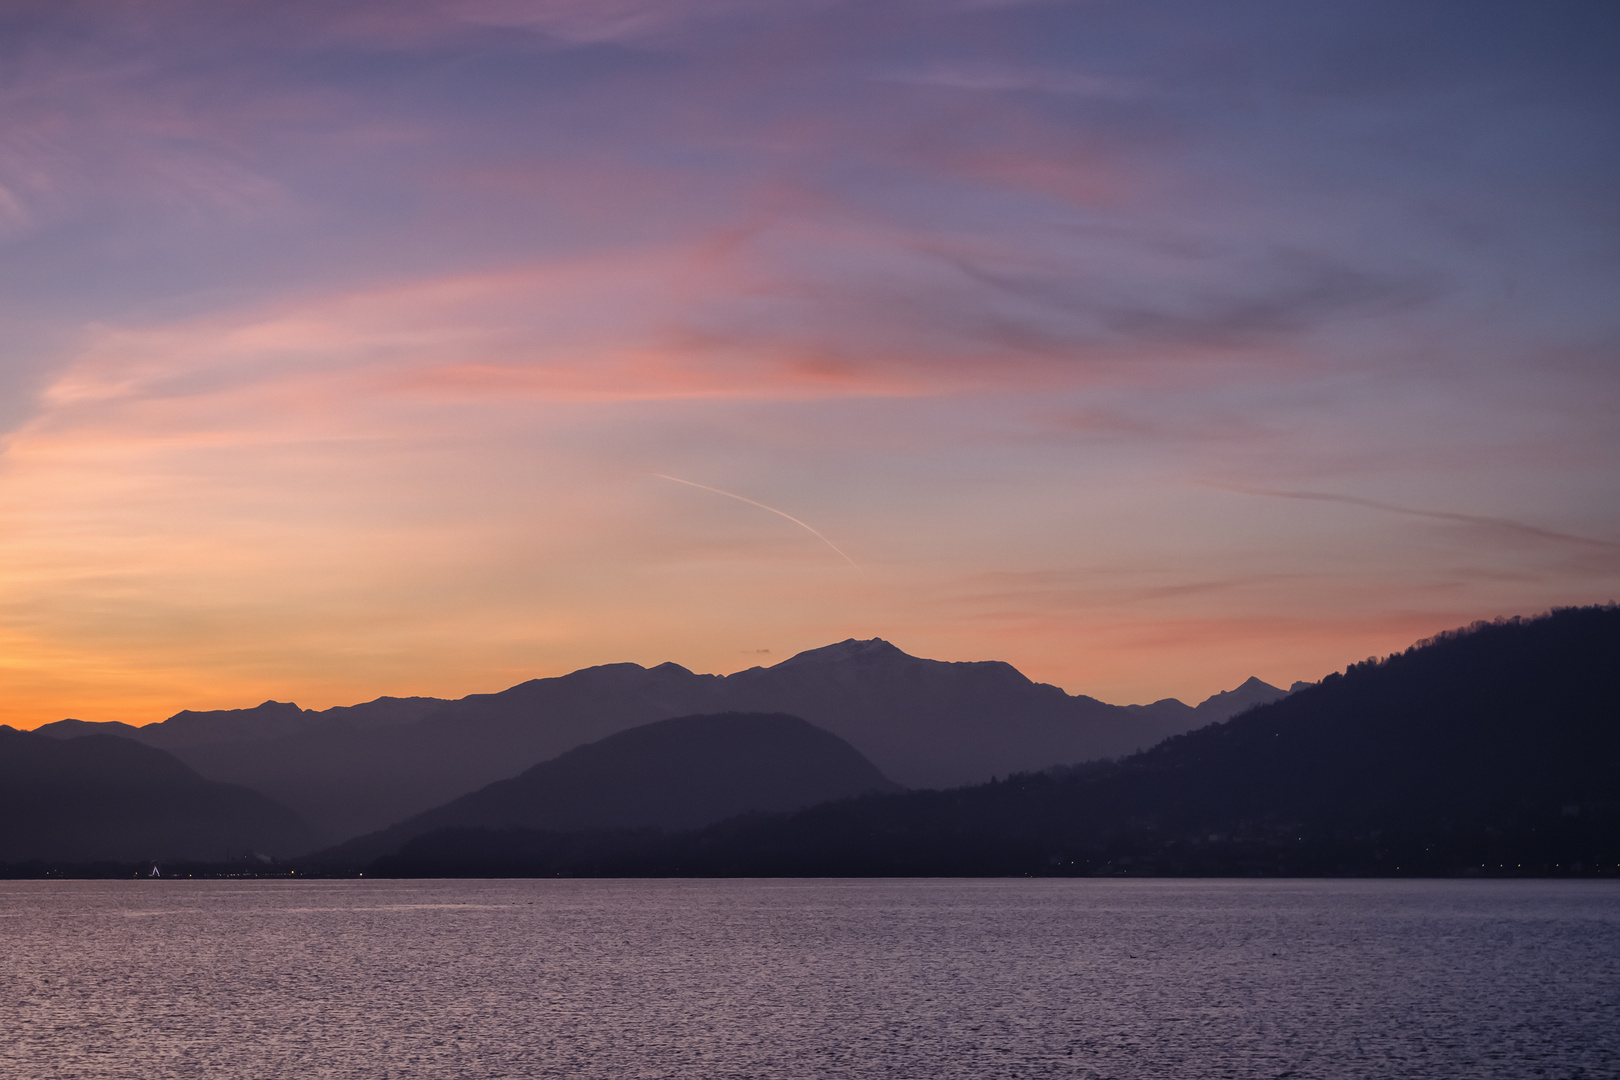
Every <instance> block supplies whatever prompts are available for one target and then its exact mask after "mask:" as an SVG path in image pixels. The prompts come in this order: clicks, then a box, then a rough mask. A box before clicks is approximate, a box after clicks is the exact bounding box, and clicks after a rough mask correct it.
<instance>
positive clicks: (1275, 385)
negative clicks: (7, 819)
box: [0, 0, 1620, 728]
mask: <svg viewBox="0 0 1620 1080" xmlns="http://www.w3.org/2000/svg"><path fill="white" fill-rule="evenodd" d="M1617 54H1620V9H1617V8H1615V6H1614V5H1612V4H1607V3H1600V2H1587V3H1567V2H1560V0H1547V2H1544V3H1538V4H1524V3H1495V2H1491V0H1468V2H1427V3H1416V4H1414V3H1412V2H1411V0H1401V2H1383V0H1368V2H1365V3H1358V4H1333V5H1328V4H1297V3H1285V2H1281V0H1271V2H1252V0H1228V2H1223V3H1221V4H1210V3H1207V2H1205V0H1187V2H1174V0H1165V2H1159V0H1130V2H1113V0H1080V2H1072V3H1063V2H1019V0H931V2H921V0H857V2H849V3H841V2H824V0H796V2H794V3H782V2H765V0H752V2H748V0H591V2H586V0H346V2H345V3H342V4H331V3H316V2H313V0H263V2H261V0H238V2H233V3H229V4H221V3H218V2H217V0H92V2H81V0H40V2H32V0H0V722H3V723H9V724H12V725H14V726H18V727H25V728H26V727H33V726H36V725H38V724H41V723H46V722H49V721H52V720H57V719H61V718H63V717H66V716H74V717H79V718H81V719H86V720H123V721H127V722H130V723H147V722H152V721H156V720H159V719H162V718H163V717H165V716H168V715H170V714H171V713H173V712H175V711H177V710H179V709H182V708H195V709H205V708H234V707H241V706H246V705H252V704H256V703H257V702H259V701H262V700H265V699H267V698H273V699H276V700H282V701H286V700H293V701H297V702H298V703H299V704H301V705H303V706H305V707H309V708H324V707H327V706H331V705H337V704H351V703H354V702H358V701H363V700H369V699H371V698H374V697H377V696H379V695H383V694H393V695H401V696H403V695H411V694H429V695H434V696H440V697H459V696H461V695H464V694H468V693H474V692H489V691H494V690H499V689H502V688H504V687H506V686H509V685H512V684H514V683H517V682H519V681H522V680H524V679H528V678H534V677H540V676H548V675H557V674H562V673H564V672H567V671H570V670H573V669H575V668H579V667H583V666H588V665H592V664H600V663H611V662H620V661H634V662H638V663H642V664H647V665H652V664H657V663H661V662H664V661H675V662H677V663H680V664H682V665H684V666H686V667H689V668H692V669H693V670H697V671H712V672H730V671H735V670H739V669H742V668H746V667H750V666H753V665H756V664H771V663H776V662H778V661H780V660H782V659H785V658H786V657H788V656H791V655H792V654H793V653H795V652H797V651H800V650H802V649H807V648H814V647H817V646H821V645H825V644H828V643H830V642H835V641H839V640H842V639H845V638H849V637H856V638H868V637H874V636H877V637H883V638H885V639H887V640H890V641H892V642H894V643H895V644H897V645H898V646H900V647H901V648H903V649H905V650H906V651H908V652H911V653H913V654H915V655H920V656H927V657H932V658H936V659H942V660H988V659H998V660H1006V661H1009V662H1011V663H1013V664H1015V665H1016V666H1017V667H1018V668H1019V669H1020V670H1022V671H1023V672H1024V673H1025V674H1027V675H1029V676H1030V677H1031V678H1034V679H1037V680H1040V681H1043V682H1050V683H1055V684H1057V685H1059V686H1062V687H1064V688H1065V689H1066V690H1068V691H1069V692H1071V693H1085V694H1090V695H1092V696H1094V697H1098V698H1101V699H1103V700H1106V701H1112V702H1116V703H1127V702H1145V701H1151V700H1155V699H1158V698H1163V697H1168V696H1177V697H1181V698H1183V699H1184V700H1188V701H1197V700H1200V699H1201V698H1203V697H1205V696H1207V695H1209V694H1212V693H1214V692H1216V691H1218V690H1223V689H1228V688H1230V687H1233V686H1235V685H1237V684H1238V683H1240V682H1242V681H1243V680H1244V679H1245V678H1247V677H1249V676H1251V675H1257V676H1259V677H1260V678H1263V679H1265V680H1267V681H1269V682H1272V683H1274V684H1278V685H1284V686H1286V685H1288V684H1289V683H1291V682H1292V681H1294V680H1301V679H1303V680H1314V679H1317V678H1320V677H1321V676H1322V675H1324V674H1325V673H1327V672H1329V671H1333V670H1337V669H1341V668H1343V667H1344V666H1345V665H1346V664H1348V663H1352V662H1355V661H1358V660H1361V659H1363V658H1365V657H1367V656H1370V655H1381V654H1384V653H1388V652H1391V651H1395V650H1398V649H1402V648H1405V647H1406V646H1407V645H1409V644H1411V643H1412V642H1413V641H1415V640H1417V639H1420V638H1423V637H1426V636H1429V635H1431V634H1433V633H1435V632H1437V631H1440V630H1444V629H1447V628H1451V627H1455V626H1460V625H1464V624H1466V623H1469V622H1471V621H1474V620H1476V619H1489V618H1494V617H1498V616H1507V615H1519V614H1523V615H1528V614H1534V613H1537V612H1540V611H1543V610H1546V609H1547V608H1549V607H1552V606H1561V605H1572V604H1586V603H1599V602H1606V601H1610V600H1613V599H1616V598H1617V597H1620V422H1617V421H1616V417H1617V416H1620V123H1616V117H1617V116H1620V55H1617Z"/></svg>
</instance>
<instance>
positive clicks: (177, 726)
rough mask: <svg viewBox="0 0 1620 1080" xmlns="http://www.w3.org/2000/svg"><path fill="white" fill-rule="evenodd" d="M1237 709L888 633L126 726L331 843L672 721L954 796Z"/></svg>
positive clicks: (63, 730)
mask: <svg viewBox="0 0 1620 1080" xmlns="http://www.w3.org/2000/svg"><path fill="white" fill-rule="evenodd" d="M1255 681H1256V680H1250V682H1251V683H1253V682H1255ZM1244 685H1245V686H1249V685H1250V683H1245V684H1244ZM1261 685H1262V686H1263V685H1264V684H1261ZM1241 689H1242V688H1241V687H1240V688H1239V690H1241ZM1268 690H1269V692H1272V693H1276V694H1279V695H1280V694H1282V693H1284V692H1283V691H1281V690H1277V689H1276V688H1274V687H1272V688H1268ZM1237 693H1238V691H1231V692H1228V695H1231V694H1237ZM1212 702H1214V703H1215V705H1213V706H1212V705H1211V703H1212ZM1242 704H1243V702H1241V701H1235V700H1229V698H1228V696H1223V695H1216V696H1215V697H1214V698H1211V699H1207V700H1206V701H1205V702H1202V703H1200V705H1199V706H1196V707H1194V706H1188V705H1185V704H1183V703H1182V702H1179V701H1175V700H1174V699H1167V700H1166V701H1165V702H1159V703H1155V704H1152V705H1146V706H1134V705H1133V706H1115V705H1109V704H1106V703H1104V702H1101V701H1098V700H1097V699H1095V698H1091V697H1087V696H1085V695H1070V694H1067V693H1066V692H1065V691H1063V690H1062V689H1061V688H1059V687H1056V686H1052V685H1050V684H1046V683H1037V682H1034V681H1033V680H1030V679H1029V678H1028V677H1026V676H1025V675H1024V674H1023V673H1022V672H1020V671H1018V669H1017V668H1015V667H1014V666H1013V665H1011V664H1007V663H1005V662H1003V661H994V660H990V661H969V662H951V661H940V660H929V659H925V658H921V657H914V656H911V655H910V654H908V653H905V652H904V651H902V650H901V649H899V648H898V647H897V646H895V645H893V644H892V643H890V642H887V641H884V640H883V639H881V638H871V639H864V640H862V639H855V638H848V639H845V640H844V641H841V642H835V643H833V644H831V645H827V646H822V647H820V648H818V649H811V650H806V651H805V652H801V653H797V654H795V655H794V656H792V657H789V658H788V659H786V660H784V661H782V662H780V663H778V664H775V665H772V666H770V667H753V668H748V669H744V670H742V671H738V672H735V673H733V674H731V675H708V674H698V673H694V672H692V671H689V670H688V669H686V668H684V667H681V666H680V665H678V664H674V663H664V664H660V665H658V666H656V667H651V668H646V667H642V666H641V665H639V664H631V663H618V664H604V665H596V666H593V667H588V668H581V669H579V670H577V671H573V672H569V673H568V674H565V675H560V676H554V677H549V678H541V679H531V680H527V681H525V682H521V683H518V684H516V685H515V686H512V687H508V688H507V689H505V690H501V691H496V692H493V693H488V694H471V695H468V696H467V697H464V698H460V699H456V700H449V701H446V700H440V699H434V698H378V699H375V700H374V701H371V702H364V703H361V704H359V705H352V706H339V707H335V708H333V709H328V710H324V711H320V712H316V711H314V710H302V709H299V708H298V707H297V706H296V705H294V704H292V703H285V702H273V701H271V702H265V703H263V704H261V705H258V706H255V707H253V708H251V709H238V710H221V711H219V712H217V713H202V712H193V711H189V710H188V711H185V712H182V713H177V714H176V715H175V717H172V718H170V720H167V721H163V722H162V723H159V724H155V725H147V726H145V727H141V728H133V729H129V728H120V730H119V731H118V733H119V734H121V735H126V736H128V737H130V738H134V739H136V740H137V741H141V742H145V743H147V744H149V745H154V746H158V747H160V748H162V749H166V750H169V751H170V752H172V753H175V754H176V755H178V756H179V757H180V758H181V759H182V760H184V761H185V762H186V763H187V764H189V765H190V766H191V767H192V768H194V769H196V770H197V771H198V772H199V773H201V774H202V775H204V776H207V777H210V778H212V779H216V780H220V781H225V782H230V783H236V784H241V785H244V786H247V787H249V788H252V789H254V790H256V791H260V792H263V793H264V794H266V795H268V796H269V797H271V798H273V799H275V800H276V801H278V802H281V803H283V804H285V805H287V806H290V807H292V808H293V809H295V810H297V811H298V812H299V813H301V814H302V815H303V816H304V817H305V818H306V819H307V820H309V821H310V822H311V823H312V824H313V825H315V826H316V827H317V828H318V829H320V830H321V832H322V833H323V835H324V836H325V837H326V838H327V840H328V841H331V842H336V841H338V840H342V839H344V838H346V837H350V836H357V835H361V834H363V833H367V832H371V831H374V830H376V829H379V828H382V827H385V826H388V825H390V824H393V823H394V822H397V821H400V820H402V819H404V818H407V817H410V816H412V815H413V814H416V813H420V812H423V811H425V810H428V809H430V808H432V807H434V806H437V805H440V804H443V803H445V802H448V801H450V800H451V799H453V798H456V797H458V796H460V795H463V794H466V793H468V792H470V791H473V790H476V789H477V788H479V787H482V786H483V785H485V784H488V783H491V782H493V781H496V780H501V779H506V778H508V777H510V776H512V775H514V774H515V773H517V772H520V771H522V770H523V769H525V768H527V767H529V766H530V765H533V764H537V763H539V762H541V761H545V760H548V759H550V758H553V757H555V756H557V755H558V754H561V753H563V752H565V751H567V750H569V749H571V748H573V747H576V746H581V745H584V744H586V743H590V742H593V741H596V740H598V739H601V738H603V737H605V736H607V735H610V734H612V733H614V732H616V731H622V730H625V729H627V728H630V727H635V726H638V725H641V724H646V723H651V722H653V721H657V720H664V719H669V718H671V717H676V716H683V715H695V714H700V713H722V712H757V713H775V712H780V713H787V714H790V715H794V716H800V717H803V718H804V719H805V720H807V721H808V722H809V723H811V724H813V725H814V726H816V727H819V728H822V729H824V730H827V731H830V732H832V733H833V734H835V735H837V736H839V737H840V738H842V739H845V740H846V741H848V742H849V743H851V744H852V745H853V746H855V747H856V749H857V750H859V751H860V752H861V753H862V754H863V755H864V756H865V757H866V758H868V759H869V760H870V761H872V763H873V764H874V765H875V766H876V767H877V768H878V769H879V770H880V771H882V772H883V774H884V775H885V776H888V777H890V778H891V779H893V780H895V781H897V782H898V783H901V784H904V785H906V786H908V787H950V786H956V785H959V784H964V783H972V782H974V781H977V780H983V779H988V778H989V777H990V776H993V775H1006V774H1007V773H1011V772H1017V771H1027V770H1032V769H1041V768H1045V767H1048V766H1051V765H1055V764H1062V763H1070V762H1077V761H1084V760H1092V759H1096V758H1103V757H1116V756H1119V755H1121V754H1126V753H1130V752H1132V751H1135V750H1138V749H1142V748H1144V747H1147V746H1150V745H1153V744H1154V743H1157V742H1158V741H1160V740H1161V739H1163V738H1165V737H1166V736H1168V735H1172V734H1175V733H1177V732H1179V731H1184V730H1187V729H1189V728H1192V727H1195V726H1198V725H1199V724H1202V723H1207V722H1208V721H1209V720H1210V719H1213V718H1215V717H1213V716H1212V715H1211V709H1212V708H1214V709H1220V708H1229V707H1235V706H1241V705H1242ZM1206 706H1208V707H1209V708H1206ZM1200 710H1203V711H1202V712H1201V711H1200ZM97 727H98V726H97V725H94V724H88V723H86V722H84V721H59V722H57V723H56V724H47V725H44V726H43V727H41V728H39V729H37V730H38V732H39V733H40V734H42V735H46V736H49V737H76V736H79V735H82V734H86V733H88V732H89V731H91V730H95V729H97Z"/></svg>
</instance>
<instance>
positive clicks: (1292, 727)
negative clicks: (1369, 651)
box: [372, 606, 1620, 875]
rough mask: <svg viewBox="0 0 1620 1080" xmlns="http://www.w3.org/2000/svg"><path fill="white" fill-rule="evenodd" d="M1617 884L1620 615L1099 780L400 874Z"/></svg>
mask: <svg viewBox="0 0 1620 1080" xmlns="http://www.w3.org/2000/svg"><path fill="white" fill-rule="evenodd" d="M1617 870H1620V609H1616V608H1614V607H1612V606H1611V607H1607V608H1584V609H1571V610H1564V611H1559V612H1555V613H1553V614H1552V615H1550V616H1546V617H1543V618H1539V619H1533V620H1525V621H1517V620H1515V621H1511V622H1504V623H1498V624H1492V625H1479V626H1475V627H1473V628H1471V629H1469V630H1467V631H1460V632H1456V633H1453V634H1447V635H1443V636H1442V637H1440V638H1439V639H1435V640H1432V641H1430V642H1425V643H1420V644H1419V645H1418V646H1414V647H1413V648H1412V649H1409V650H1407V651H1406V652H1405V653H1402V654H1398V655H1394V656H1391V657H1389V658H1387V659H1385V660H1383V661H1377V662H1373V661H1369V662H1367V663H1364V664H1358V665H1355V666H1353V667H1351V668H1350V669H1348V670H1347V671H1346V672H1345V673H1344V674H1342V675H1334V676H1330V677H1328V678H1327V679H1325V680H1323V682H1322V683H1320V684H1318V685H1316V686H1314V687H1310V688H1307V689H1305V690H1302V691H1301V692H1299V693H1297V694H1294V695H1293V696H1291V697H1288V698H1286V699H1285V700H1282V701H1279V702H1276V703H1273V704H1270V705H1265V706H1261V707H1259V708H1256V709H1254V710H1252V711H1250V712H1248V713H1246V714H1244V715H1242V716H1240V717H1237V718H1236V719H1233V720H1231V721H1228V722H1226V723H1222V724H1215V725H1211V726H1209V727H1205V728H1203V729H1201V730H1198V731H1196V732H1192V733H1189V734H1186V735H1182V736H1180V737H1177V738H1174V739H1171V740H1169V741H1167V742H1166V743H1164V744H1163V745H1160V746H1158V747H1156V748H1154V749H1152V750H1150V751H1148V752H1145V753H1141V754H1137V755H1134V756H1132V757H1130V758H1128V759H1126V760H1125V761H1123V762H1120V763H1118V764H1101V765H1096V766H1092V767H1087V768H1081V769H1070V770H1053V771H1048V772H1045V773H1041V774H1033V775H1021V776H1016V777H1013V778H1011V779H1009V780H1007V781H1003V782H1000V783H991V784H985V785H979V786H976V787H965V788H959V789H956V790H950V791H925V792H910V793H905V794H899V795H888V796H874V797H868V798H863V799H858V800H853V801H850V802H845V803H840V804H835V805H830V806H821V807H815V808H812V809H809V810H806V811H802V812H799V813H796V814H789V815H780V816H774V817H768V818H767V817H754V818H743V819H737V820H732V821H728V822H724V823H721V824H719V825H716V826H712V827H710V828H708V829H704V830H698V831H694V832H689V833H685V834H681V835H678V836H674V837H662V836H655V835H651V834H647V833H633V832H623V833H618V834H614V835H603V834H595V835H586V834H559V833H548V832H537V831H524V830H506V831H503V832H495V831H488V830H461V831H447V832H441V833H437V834H434V835H429V836H424V837H421V838H419V839H418V840H416V841H413V842H412V843H410V844H408V845H406V846H405V847H404V848H403V850H402V851H401V852H399V853H398V854H397V855H395V856H392V857H389V858H385V859H383V860H380V861H379V862H378V863H376V864H375V865H374V866H373V867H372V872H374V873H395V874H450V875H455V874H469V873H477V874H503V873H505V874H557V873H561V874H604V875H619V874H623V875H637V874H653V875H661V874H683V875H687V874H689V875H846V874H847V875H874V874H875V875H884V874H1032V873H1033V874H1053V873H1056V874H1075V873H1168V874H1305V875H1310V874H1467V873H1474V874H1481V873H1483V874H1513V873H1532V874H1540V873H1550V874H1561V873H1605V874H1614V873H1616V872H1617Z"/></svg>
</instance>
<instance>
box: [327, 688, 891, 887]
mask: <svg viewBox="0 0 1620 1080" xmlns="http://www.w3.org/2000/svg"><path fill="white" fill-rule="evenodd" d="M898 790H899V785H898V784H895V783H893V782H891V781H890V780H888V779H886V778H885V777H884V775H883V774H882V773H881V772H879V771H878V770H877V769H876V768H875V767H874V766H873V765H872V763H871V762H869V761H867V760H866V759H865V758H864V757H862V756H861V755H860V753H859V752H858V751H857V750H856V749H855V748H854V747H853V746H850V745H849V744H848V743H847V742H845V741H844V740H842V739H840V738H838V737H837V736H836V735H831V734H829V733H827V732H825V731H822V730H821V729H819V728H816V727H813V726H811V725H810V724H808V723H806V722H805V721H803V720H800V719H799V718H798V717H796V716H786V715H783V714H781V713H720V714H718V715H704V716H683V717H677V718H675V719H671V720H661V721H658V722H657V723H652V724H645V725H643V726H641V727H636V728H631V729H630V730H628V731H621V732H619V733H618V734H615V735H610V736H608V737H607V738H605V739H602V740H600V741H598V742H594V743H589V744H587V745H585V746H580V747H576V748H575V749H573V750H570V751H568V752H567V753H565V754H563V755H561V756H560V757H557V758H554V759H552V760H551V761H546V762H542V763H541V764H539V765H535V766H533V767H532V768H530V769H527V770H525V771H524V772H522V773H520V774H518V775H517V776H515V777H513V778H512V779H510V780H500V781H497V782H496V783H493V784H490V785H489V786H487V787H484V788H481V789H479V790H478V791H475V792H473V793H471V794H469V795H463V796H462V797H461V798H459V799H456V800H454V801H453V802H451V803H449V804H447V805H445V806H441V807H437V808H435V809H433V810H429V811H428V812H426V813H424V814H418V815H417V816H415V817H413V818H410V819H409V820H407V821H404V822H401V823H400V824H398V825H395V826H393V827H391V828H389V829H386V830H383V831H382V832H380V833H376V834H373V835H371V836H367V837H361V838H360V839H358V840H353V841H350V842H349V843H347V844H345V845H342V847H340V848H339V849H338V850H337V851H335V852H333V853H332V854H331V855H330V856H326V857H325V858H326V859H327V860H328V861H339V862H341V861H349V862H356V861H365V860H367V859H369V858H373V857H375V856H377V855H380V854H384V853H386V852H389V851H392V850H394V849H396V848H398V847H399V846H400V845H402V844H404V843H405V842H407V841H409V840H411V839H413V838H415V837H416V836H419V835H422V834H424V833H428V832H432V831H434V830H437V829H444V828H455V827H471V826H479V827H489V828H501V827H508V826H521V827H526V828H535V829H550V830H555V831H570V830H583V829H626V828H658V829H691V828H696V827H698V826H701V825H708V824H711V823H713V822H716V821H720V820H722V819H725V818H728V817H733V816H735V815H737V814H743V813H748V812H750V811H785V810H797V809H799V808H801V807H805V806H811V805H814V804H816V803H822V802H829V801H832V800H837V799H844V798H848V797H850V796H853V795H863V794H867V793H871V792H883V791H898Z"/></svg>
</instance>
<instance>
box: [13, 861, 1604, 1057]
mask: <svg viewBox="0 0 1620 1080" xmlns="http://www.w3.org/2000/svg"><path fill="white" fill-rule="evenodd" d="M0 949H3V953H0V1075H4V1076H6V1077H17V1078H28V1077H36V1076H37V1077H55V1078H72V1077H120V1078H149V1077H151V1078H156V1077H205V1076H206V1077H222V1076H223V1077H242V1078H270V1077H413V1078H416V1077H435V1078H438V1077H612V1078H615V1080H621V1078H626V1080H627V1078H653V1077H701V1078H732V1077H735V1078H743V1077H773V1078H775V1077H786V1078H796V1077H804V1078H822V1077H850V1078H868V1077H870V1078H877V1077H885V1078H901V1077H916V1078H936V1077H937V1078H953V1080H954V1078H963V1080H966V1078H988V1077H1116V1078H1134V1077H1142V1078H1179V1077H1199V1078H1204V1077H1285V1076H1286V1077H1346V1078H1349V1077H1356V1078H1363V1077H1436V1078H1441V1077H1443V1078H1447V1080H1454V1078H1459V1077H1468V1078H1473V1080H1478V1078H1486V1077H1504V1078H1505V1077H1513V1078H1515V1080H1522V1078H1530V1077H1547V1078H1569V1077H1592V1078H1596V1077H1616V1076H1620V1008H1617V1006H1620V882H1607V881H1584V882H1583V881H1560V882H1549V881H1466V882H1431V881H1269V880H1268V881H1209V880H1194V881H1188V880H1151V881H1140V880H1138V881H1129V880H1126V881H1122V880H1080V881H1076V880H988V881H986V880H972V881H954V880H953V881H940V880H903V881H822V880H816V881H775V880H768V881H753V880H749V881H708V880H705V881H580V880H566V881H563V880H539V881H535V880H516V881H384V880H369V879H361V880H348V881H307V882H294V881H279V880H278V881H168V880H165V881H146V880H140V881H127V882H104V881H83V882H61V881H12V882H0Z"/></svg>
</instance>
